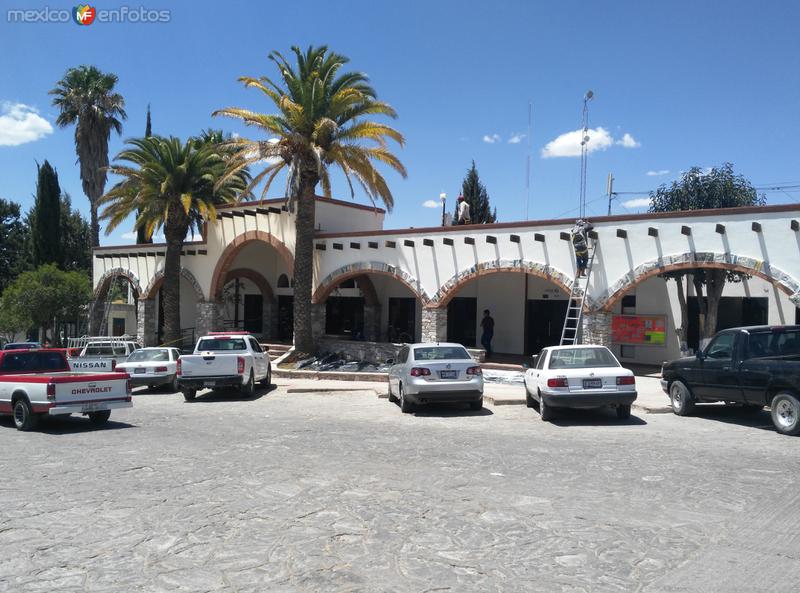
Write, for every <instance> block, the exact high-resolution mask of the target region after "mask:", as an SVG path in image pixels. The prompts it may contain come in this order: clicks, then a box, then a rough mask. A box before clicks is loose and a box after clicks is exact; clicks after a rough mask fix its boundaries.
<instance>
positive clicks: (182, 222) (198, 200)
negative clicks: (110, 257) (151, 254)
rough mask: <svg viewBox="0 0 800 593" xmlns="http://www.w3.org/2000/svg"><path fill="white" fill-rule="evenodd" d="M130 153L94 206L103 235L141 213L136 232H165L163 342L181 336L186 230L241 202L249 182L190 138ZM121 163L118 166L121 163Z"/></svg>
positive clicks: (148, 141)
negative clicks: (101, 221)
mask: <svg viewBox="0 0 800 593" xmlns="http://www.w3.org/2000/svg"><path fill="white" fill-rule="evenodd" d="M127 144H128V145H129V146H128V148H126V149H125V150H123V151H122V152H120V153H119V154H118V155H117V156H116V158H115V160H116V161H117V163H118V164H115V165H113V166H112V167H111V168H110V169H109V170H110V171H111V172H112V173H114V174H116V175H119V176H120V177H122V178H123V180H122V181H121V182H119V183H118V184H116V185H115V186H114V187H113V188H111V190H110V191H109V192H108V193H107V194H105V195H104V196H102V198H100V200H99V201H98V204H99V205H104V206H105V209H104V210H103V212H102V218H103V219H105V220H108V225H107V227H106V233H110V232H111V231H113V230H114V229H115V228H116V227H118V226H119V225H120V224H121V223H122V222H123V221H124V220H125V219H126V218H127V217H128V216H130V215H131V214H134V213H135V212H137V211H138V212H139V214H138V216H137V217H136V228H137V229H138V228H140V227H141V228H144V229H145V235H146V237H147V238H148V239H149V238H151V237H152V236H153V232H154V231H156V230H157V229H161V228H163V229H164V236H165V238H166V240H167V249H166V254H165V259H164V286H163V288H162V295H163V301H162V302H163V308H164V332H165V338H164V339H165V341H166V342H167V343H175V342H177V341H178V339H180V337H181V325H180V321H181V316H180V272H181V250H182V249H183V244H184V241H185V240H186V237H187V235H188V234H189V231H192V233H195V232H199V231H200V229H201V228H202V226H203V223H204V222H205V221H206V220H215V219H216V214H217V206H219V205H221V204H229V203H233V202H235V201H236V200H237V199H239V198H240V197H241V196H242V195H243V192H244V191H245V189H246V188H247V185H248V183H249V181H250V177H249V174H248V172H247V168H246V167H244V168H240V169H238V170H237V171H236V173H234V174H226V170H227V162H228V156H227V154H226V153H224V152H222V153H221V152H220V150H219V147H218V146H217V144H215V143H213V142H205V141H203V140H202V139H198V138H190V139H189V140H187V141H186V142H185V143H184V142H181V141H180V140H179V139H178V138H174V137H171V138H162V137H160V136H151V137H150V138H139V139H134V140H129V141H128V142H127ZM120 161H121V162H120Z"/></svg>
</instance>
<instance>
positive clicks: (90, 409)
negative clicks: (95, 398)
mask: <svg viewBox="0 0 800 593" xmlns="http://www.w3.org/2000/svg"><path fill="white" fill-rule="evenodd" d="M101 407H102V406H101V405H100V404H84V405H83V408H81V411H82V412H96V411H97V410H99V409H101Z"/></svg>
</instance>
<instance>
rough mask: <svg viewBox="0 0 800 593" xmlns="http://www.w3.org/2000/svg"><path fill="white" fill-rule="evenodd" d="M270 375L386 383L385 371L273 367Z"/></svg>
mask: <svg viewBox="0 0 800 593" xmlns="http://www.w3.org/2000/svg"><path fill="white" fill-rule="evenodd" d="M272 376H273V377H278V378H280V379H309V380H311V381H315V380H316V381H326V380H332V381H370V382H373V383H388V382H389V375H388V374H387V373H357V372H353V373H348V372H337V371H290V370H285V369H273V370H272Z"/></svg>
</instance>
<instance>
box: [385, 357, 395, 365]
mask: <svg viewBox="0 0 800 593" xmlns="http://www.w3.org/2000/svg"><path fill="white" fill-rule="evenodd" d="M386 364H389V365H394V358H387V359H386Z"/></svg>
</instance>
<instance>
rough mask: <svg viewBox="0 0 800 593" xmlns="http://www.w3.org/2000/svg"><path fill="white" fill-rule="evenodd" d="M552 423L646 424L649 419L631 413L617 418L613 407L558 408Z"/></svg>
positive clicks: (571, 424)
mask: <svg viewBox="0 0 800 593" xmlns="http://www.w3.org/2000/svg"><path fill="white" fill-rule="evenodd" d="M550 423H551V424H553V425H554V426H561V427H567V426H644V425H646V424H647V421H645V420H644V419H642V418H640V417H639V416H635V415H633V414H631V416H630V417H629V418H625V419H621V418H617V413H616V411H615V410H613V409H611V408H598V409H592V410H581V409H572V408H556V409H555V410H553V418H552V420H550Z"/></svg>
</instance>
